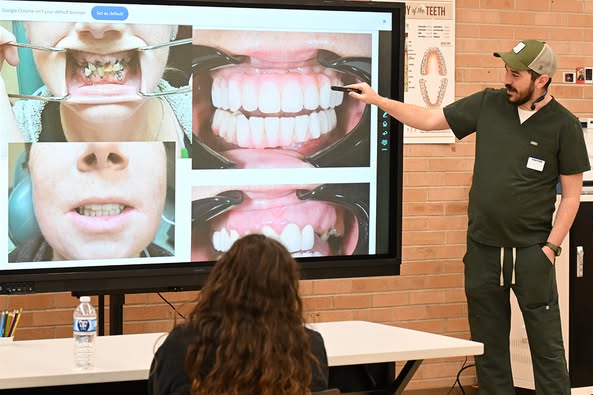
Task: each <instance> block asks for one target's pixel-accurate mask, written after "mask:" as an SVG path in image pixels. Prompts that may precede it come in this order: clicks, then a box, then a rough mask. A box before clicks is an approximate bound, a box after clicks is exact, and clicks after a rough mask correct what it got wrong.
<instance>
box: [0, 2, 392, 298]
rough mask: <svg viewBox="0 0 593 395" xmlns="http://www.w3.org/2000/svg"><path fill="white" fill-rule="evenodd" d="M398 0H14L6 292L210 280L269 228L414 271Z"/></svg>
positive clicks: (0, 248)
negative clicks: (405, 247)
mask: <svg viewBox="0 0 593 395" xmlns="http://www.w3.org/2000/svg"><path fill="white" fill-rule="evenodd" d="M403 15H404V5H403V3H389V2H359V1H355V2H348V1H321V0H320V1H316V0H313V1H282V0H272V1H266V0H255V1H249V2H241V1H238V2H237V1H233V2H231V1H216V2H214V1H199V0H196V1H193V0H188V1H175V2H168V1H162V0H161V1H151V2H145V3H142V2H135V1H134V2H125V3H123V2H122V3H107V2H95V3H83V2H62V1H53V2H46V1H3V2H2V5H1V6H0V62H1V80H0V119H1V122H0V129H1V133H0V135H1V140H0V161H1V164H2V169H4V171H2V172H0V174H1V175H0V189H2V190H3V191H4V193H0V211H2V212H3V213H4V214H3V215H2V216H0V218H1V219H0V293H20V292H50V291H73V292H87V293H90V292H95V293H97V294H102V293H114V292H117V293H121V292H145V291H157V290H158V291H160V290H186V289H197V288H199V287H200V286H201V284H203V281H204V279H205V278H206V277H207V275H208V272H209V269H210V268H211V267H212V265H213V264H214V262H215V261H216V259H217V258H218V257H219V256H220V254H222V253H223V252H224V251H226V250H228V249H229V247H230V246H231V244H232V243H233V242H234V241H235V240H237V238H239V237H241V236H243V235H245V234H249V233H263V234H266V235H268V236H270V237H273V238H275V239H278V240H280V241H281V242H282V243H283V244H284V245H285V246H286V247H287V248H288V249H289V251H290V252H291V253H292V254H293V256H294V257H295V258H297V260H298V261H299V263H300V265H301V268H302V276H303V278H334V277H353V276H376V275H389V274H399V264H400V261H401V186H402V126H401V125H400V124H399V123H398V122H396V121H395V120H393V119H391V118H390V117H389V116H388V114H386V113H383V112H382V111H380V110H379V109H377V108H376V107H371V106H368V105H364V104H363V103H362V102H360V101H357V100H355V99H353V98H352V97H350V96H349V95H348V94H347V93H344V92H342V91H337V90H334V89H332V87H334V86H344V85H348V84H351V83H356V82H368V83H369V84H370V85H371V86H373V87H374V88H375V89H376V90H378V91H379V93H380V94H381V95H383V96H386V97H391V98H395V99H402V97H403V71H402V70H403V67H402V66H403V31H404V28H403V25H404V23H403V21H404V17H403Z"/></svg>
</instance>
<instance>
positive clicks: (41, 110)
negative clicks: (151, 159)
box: [0, 21, 192, 152]
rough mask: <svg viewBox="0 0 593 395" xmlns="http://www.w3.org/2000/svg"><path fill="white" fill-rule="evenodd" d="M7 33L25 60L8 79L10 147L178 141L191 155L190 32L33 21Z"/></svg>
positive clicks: (185, 28) (175, 27)
mask: <svg viewBox="0 0 593 395" xmlns="http://www.w3.org/2000/svg"><path fill="white" fill-rule="evenodd" d="M4 26H7V28H5V27H4ZM10 27H12V28H10ZM0 29H2V30H0V35H2V36H4V37H7V38H9V41H8V42H7V43H6V46H7V48H8V47H10V49H11V50H14V52H15V54H16V55H15V56H16V58H17V60H18V62H17V64H14V65H13V64H8V65H7V64H6V63H5V64H3V65H2V66H4V67H10V68H12V67H14V69H15V70H14V71H15V72H16V74H9V77H8V78H7V81H6V82H7V86H8V89H7V95H8V98H9V99H10V102H11V104H12V112H13V114H12V115H13V116H14V123H12V122H11V124H14V126H11V130H9V140H10V141H14V142H18V141H23V142H37V141H55V142H59V141H175V142H177V143H178V144H179V146H180V148H181V150H184V151H186V152H191V141H192V132H191V131H192V125H191V111H192V105H191V101H192V99H191V88H192V86H191V56H192V54H191V52H192V51H191V48H192V44H191V27H190V26H183V25H181V26H178V25H141V24H108V23H67V22H36V21H32V22H12V23H11V24H10V25H2V26H1V27H0ZM12 37H14V38H12ZM11 63H15V62H14V61H12V60H11ZM13 75H14V78H13ZM25 77H26V78H25ZM106 114H109V115H108V116H106Z"/></svg>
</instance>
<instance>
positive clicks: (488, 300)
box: [463, 237, 571, 395]
mask: <svg viewBox="0 0 593 395" xmlns="http://www.w3.org/2000/svg"><path fill="white" fill-rule="evenodd" d="M463 262H464V264H465V294H466V297H467V306H468V317H469V325H470V330H471V336H472V340H475V341H478V342H481V343H483V344H484V354H483V355H479V356H476V358H475V361H476V373H477V377H478V387H479V390H478V393H479V394H480V395H514V394H515V389H514V385H513V377H512V372H511V362H510V350H509V334H510V328H511V307H510V299H509V297H510V290H511V288H512V289H513V292H514V293H515V295H516V297H517V300H518V302H519V307H520V309H521V312H522V314H523V320H524V322H525V328H526V331H527V338H528V340H529V348H530V351H531V359H532V363H533V372H534V377H535V391H536V394H537V395H570V392H571V391H570V378H569V376H568V371H567V365H566V359H565V356H564V355H565V354H564V345H563V343H562V329H561V326H560V309H559V306H558V290H557V288H556V273H555V268H554V265H552V264H551V263H550V260H549V259H548V258H547V257H546V255H545V254H544V253H543V251H542V250H541V246H540V245H539V244H536V245H533V246H529V247H524V248H500V247H491V246H487V245H484V244H480V243H478V242H476V241H474V240H472V239H471V238H469V237H468V240H467V252H466V254H465V256H464V258H463ZM501 283H502V285H501Z"/></svg>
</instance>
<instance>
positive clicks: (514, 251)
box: [500, 247, 517, 287]
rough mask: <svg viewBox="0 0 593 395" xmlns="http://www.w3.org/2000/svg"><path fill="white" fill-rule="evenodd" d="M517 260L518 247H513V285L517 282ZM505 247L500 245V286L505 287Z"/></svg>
mask: <svg viewBox="0 0 593 395" xmlns="http://www.w3.org/2000/svg"><path fill="white" fill-rule="evenodd" d="M516 260H517V249H516V248H515V247H513V261H512V264H513V271H512V274H511V285H514V284H515V261H516ZM503 269H504V247H500V286H501V287H504V270H503Z"/></svg>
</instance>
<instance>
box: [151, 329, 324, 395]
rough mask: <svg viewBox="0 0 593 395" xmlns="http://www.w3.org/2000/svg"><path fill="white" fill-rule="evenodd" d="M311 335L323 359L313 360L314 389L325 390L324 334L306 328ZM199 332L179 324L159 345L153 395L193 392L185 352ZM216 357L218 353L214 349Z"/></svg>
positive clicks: (153, 370)
mask: <svg viewBox="0 0 593 395" xmlns="http://www.w3.org/2000/svg"><path fill="white" fill-rule="evenodd" d="M305 330H306V331H307V333H308V334H309V336H310V337H311V350H312V352H313V355H315V357H316V358H317V359H318V360H319V365H320V370H319V369H317V368H316V366H317V365H316V364H314V363H312V370H313V372H312V373H313V380H312V381H311V385H310V386H309V388H310V389H311V391H323V390H325V389H327V387H328V375H329V368H328V365H327V354H326V352H325V344H324V343H323V338H322V337H321V335H320V334H319V333H318V332H315V331H313V330H311V329H309V328H305ZM194 336H195V334H194V332H193V330H192V328H190V327H188V326H186V325H179V326H177V327H175V328H174V329H173V330H172V331H171V333H169V335H168V336H167V339H165V342H164V343H163V345H162V346H160V347H159V349H158V350H157V352H156V353H155V356H154V358H153V360H152V364H151V366H150V374H149V376H148V394H149V395H189V394H190V388H191V385H190V384H191V383H190V381H189V379H188V377H187V375H186V373H185V356H186V353H187V349H188V345H189V344H190V343H191V341H192V340H193V337H194ZM210 355H212V357H214V354H213V353H211V354H210Z"/></svg>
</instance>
